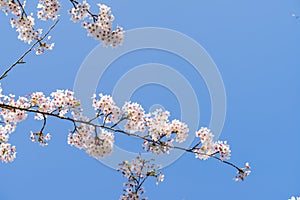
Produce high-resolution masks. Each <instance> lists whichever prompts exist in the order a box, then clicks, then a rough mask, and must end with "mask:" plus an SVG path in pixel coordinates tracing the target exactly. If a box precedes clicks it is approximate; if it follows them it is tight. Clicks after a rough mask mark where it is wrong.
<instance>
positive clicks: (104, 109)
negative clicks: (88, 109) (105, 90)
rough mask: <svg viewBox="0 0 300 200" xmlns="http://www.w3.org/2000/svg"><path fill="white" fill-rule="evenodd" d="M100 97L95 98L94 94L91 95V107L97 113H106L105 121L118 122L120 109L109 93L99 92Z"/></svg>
mask: <svg viewBox="0 0 300 200" xmlns="http://www.w3.org/2000/svg"><path fill="white" fill-rule="evenodd" d="M99 97H100V99H99V100H97V99H96V95H95V94H94V96H93V97H92V99H93V107H94V109H95V110H96V111H97V113H98V114H104V115H106V118H105V123H110V122H118V121H119V120H120V115H121V110H120V108H119V107H117V106H116V103H115V102H114V100H113V99H112V97H111V96H109V95H103V94H99Z"/></svg>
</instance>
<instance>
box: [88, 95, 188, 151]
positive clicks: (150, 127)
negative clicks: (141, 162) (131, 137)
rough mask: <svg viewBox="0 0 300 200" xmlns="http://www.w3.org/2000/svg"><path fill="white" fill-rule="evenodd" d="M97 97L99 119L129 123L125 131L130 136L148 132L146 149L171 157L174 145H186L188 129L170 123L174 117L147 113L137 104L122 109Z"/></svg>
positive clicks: (163, 113) (175, 122)
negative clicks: (170, 151)
mask: <svg viewBox="0 0 300 200" xmlns="http://www.w3.org/2000/svg"><path fill="white" fill-rule="evenodd" d="M96 97H97V96H96V95H94V96H93V107H94V109H95V110H96V115H98V116H104V119H103V120H104V124H106V123H111V122H112V123H119V122H120V121H122V120H126V122H125V125H124V130H126V131H128V133H129V134H136V133H144V132H146V131H147V136H145V141H144V144H143V148H144V149H145V150H147V151H151V152H153V153H156V154H163V153H168V152H169V150H170V149H171V148H172V146H173V142H174V141H175V142H179V143H180V142H184V141H185V140H186V138H187V136H188V131H189V129H188V127H187V125H186V124H185V123H183V122H180V121H179V120H176V119H174V120H172V121H171V122H170V121H169V116H170V113H169V112H168V111H163V110H162V109H157V110H156V111H154V112H152V113H145V110H144V108H143V107H142V106H141V105H139V104H138V103H135V102H125V103H124V105H123V106H122V108H121V109H120V108H119V107H117V106H116V104H115V102H114V101H113V99H112V97H110V96H108V95H102V94H99V99H97V98H96Z"/></svg>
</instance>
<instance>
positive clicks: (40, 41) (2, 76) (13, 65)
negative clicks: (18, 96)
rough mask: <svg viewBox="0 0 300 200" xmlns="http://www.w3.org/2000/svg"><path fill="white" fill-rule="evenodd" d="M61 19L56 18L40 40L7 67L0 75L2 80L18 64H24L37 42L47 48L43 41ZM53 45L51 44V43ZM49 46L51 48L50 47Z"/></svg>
mask: <svg viewBox="0 0 300 200" xmlns="http://www.w3.org/2000/svg"><path fill="white" fill-rule="evenodd" d="M58 21H59V20H56V21H55V22H54V24H53V25H52V26H51V27H50V28H49V30H48V31H47V32H46V33H45V34H44V35H43V36H42V37H41V38H39V39H38V40H36V42H35V43H33V44H32V45H31V46H30V48H29V49H28V50H27V51H25V52H24V53H23V54H22V55H21V56H20V57H19V58H18V60H17V61H16V62H14V63H13V64H12V65H11V66H10V67H8V68H7V70H5V71H4V72H3V74H2V75H1V76H0V80H1V79H3V78H5V77H6V76H7V74H8V73H9V72H10V71H11V70H12V69H13V68H14V67H15V66H16V65H19V64H24V63H25V62H24V58H25V56H26V55H27V54H28V53H30V52H31V51H32V49H34V47H35V46H36V45H37V44H40V47H41V46H44V47H45V48H47V45H46V43H43V42H42V41H43V40H44V39H45V38H46V37H47V36H48V35H49V33H50V32H51V30H52V29H53V28H54V27H55V26H56V24H57V23H58ZM50 46H51V45H50ZM50 46H49V48H50Z"/></svg>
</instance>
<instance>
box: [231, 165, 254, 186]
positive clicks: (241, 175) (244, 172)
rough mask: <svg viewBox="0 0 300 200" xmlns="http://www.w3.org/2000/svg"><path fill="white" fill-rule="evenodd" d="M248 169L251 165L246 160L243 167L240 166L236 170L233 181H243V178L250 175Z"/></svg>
mask: <svg viewBox="0 0 300 200" xmlns="http://www.w3.org/2000/svg"><path fill="white" fill-rule="evenodd" d="M250 169H251V167H250V165H249V163H248V162H246V164H245V167H244V168H240V169H239V170H238V171H237V174H238V175H237V176H236V177H235V178H234V180H235V181H243V180H245V178H246V177H247V176H249V175H250V172H251V171H250Z"/></svg>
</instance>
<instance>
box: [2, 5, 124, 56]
mask: <svg viewBox="0 0 300 200" xmlns="http://www.w3.org/2000/svg"><path fill="white" fill-rule="evenodd" d="M70 2H71V3H72V4H73V5H74V8H72V9H71V10H69V13H70V14H71V20H72V21H74V22H78V21H82V20H86V19H87V18H88V16H90V17H89V18H90V19H92V21H91V22H88V21H87V20H86V21H84V22H83V23H82V26H83V28H85V29H86V30H87V31H88V35H89V36H92V37H93V38H94V39H96V40H99V41H100V42H102V43H103V44H104V46H112V47H116V46H118V45H120V44H121V43H122V42H123V39H124V31H123V28H122V27H119V26H117V28H116V29H115V30H113V26H112V22H113V20H114V16H113V15H112V14H111V9H110V7H108V6H106V5H104V4H98V7H99V13H98V14H97V15H94V14H92V13H91V12H90V11H89V9H90V5H89V4H88V3H87V2H86V1H83V2H82V3H80V2H77V1H74V0H71V1H70ZM25 4H26V1H24V2H23V3H21V2H20V1H14V0H0V9H1V10H3V11H4V12H5V13H6V15H8V14H9V13H10V14H12V15H13V17H12V18H11V19H10V23H11V26H12V28H15V29H16V31H17V32H18V39H20V40H21V41H23V42H25V43H28V44H31V43H32V41H38V43H37V44H38V47H36V48H34V50H35V52H36V54H37V55H41V54H44V53H45V50H52V49H53V47H54V43H51V42H48V41H49V38H48V41H44V42H42V40H43V39H44V38H43V37H42V32H43V29H41V28H39V29H35V18H34V16H33V13H31V14H30V15H29V14H27V13H26V12H25ZM60 8H61V4H60V2H59V1H57V0H39V2H38V4H37V9H38V12H37V18H38V19H40V20H42V21H46V20H49V19H50V20H55V19H57V18H58V17H59V11H60Z"/></svg>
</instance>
